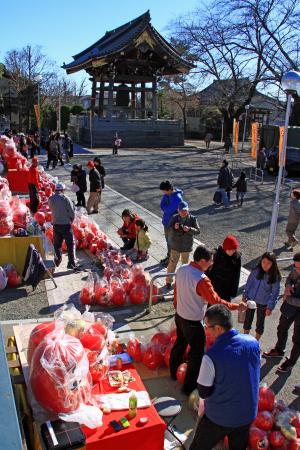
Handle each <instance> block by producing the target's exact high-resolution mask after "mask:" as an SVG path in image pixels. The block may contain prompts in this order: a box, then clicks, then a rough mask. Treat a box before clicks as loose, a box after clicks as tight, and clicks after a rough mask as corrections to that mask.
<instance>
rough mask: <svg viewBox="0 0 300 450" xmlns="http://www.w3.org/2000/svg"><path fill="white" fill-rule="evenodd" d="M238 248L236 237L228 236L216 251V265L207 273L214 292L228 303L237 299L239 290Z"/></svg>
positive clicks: (239, 263)
mask: <svg viewBox="0 0 300 450" xmlns="http://www.w3.org/2000/svg"><path fill="white" fill-rule="evenodd" d="M238 247H239V244H238V241H237V239H236V238H235V237H234V236H230V235H229V236H227V237H226V238H225V239H224V242H223V244H222V245H220V246H219V248H218V249H217V250H216V253H215V255H214V263H213V265H212V267H211V268H210V270H209V272H208V273H207V275H208V277H209V278H210V280H211V282H212V285H213V287H214V290H215V291H216V292H217V294H218V295H219V296H220V297H221V298H223V299H224V300H227V301H228V302H230V301H231V299H232V298H233V297H236V295H237V292H238V288H239V281H240V273H241V255H240V253H239V252H238V251H237V250H238Z"/></svg>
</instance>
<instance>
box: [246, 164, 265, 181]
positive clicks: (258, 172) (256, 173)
mask: <svg viewBox="0 0 300 450" xmlns="http://www.w3.org/2000/svg"><path fill="white" fill-rule="evenodd" d="M249 177H250V179H251V180H254V181H260V182H261V183H262V184H263V182H264V171H263V170H262V169H258V168H257V167H251V168H250V175H249Z"/></svg>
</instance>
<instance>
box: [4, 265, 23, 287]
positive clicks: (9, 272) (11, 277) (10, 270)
mask: <svg viewBox="0 0 300 450" xmlns="http://www.w3.org/2000/svg"><path fill="white" fill-rule="evenodd" d="M3 269H4V270H5V272H6V276H7V285H8V286H9V287H16V286H19V285H20V284H21V283H22V278H21V276H20V275H19V273H18V272H17V270H16V268H15V266H14V265H13V264H6V265H5V266H3Z"/></svg>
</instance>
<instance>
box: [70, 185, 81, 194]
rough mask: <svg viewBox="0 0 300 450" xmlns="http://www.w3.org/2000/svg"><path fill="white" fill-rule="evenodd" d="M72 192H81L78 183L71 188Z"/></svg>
mask: <svg viewBox="0 0 300 450" xmlns="http://www.w3.org/2000/svg"><path fill="white" fill-rule="evenodd" d="M71 191H72V192H75V193H76V192H78V191H80V188H79V186H78V185H77V184H76V183H73V184H72V186H71Z"/></svg>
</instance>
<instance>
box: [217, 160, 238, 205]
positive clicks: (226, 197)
mask: <svg viewBox="0 0 300 450" xmlns="http://www.w3.org/2000/svg"><path fill="white" fill-rule="evenodd" d="M233 181H234V178H233V174H232V171H231V169H230V167H228V161H227V160H226V159H224V161H223V162H222V166H221V168H220V171H219V176H218V181H217V184H218V186H219V191H220V193H221V195H222V202H223V204H224V208H229V201H230V191H231V190H232V185H233Z"/></svg>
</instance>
